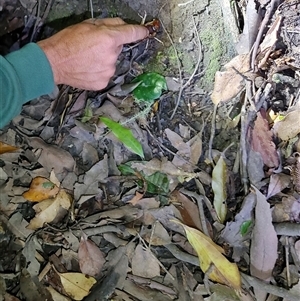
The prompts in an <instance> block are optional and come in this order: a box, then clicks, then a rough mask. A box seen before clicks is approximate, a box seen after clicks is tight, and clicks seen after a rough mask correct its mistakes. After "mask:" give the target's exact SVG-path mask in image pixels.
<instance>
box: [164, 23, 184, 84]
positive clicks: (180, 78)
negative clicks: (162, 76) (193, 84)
mask: <svg viewBox="0 0 300 301" xmlns="http://www.w3.org/2000/svg"><path fill="white" fill-rule="evenodd" d="M160 24H161V27H162V28H163V30H164V31H165V33H166V35H167V37H168V39H169V40H170V43H171V45H172V47H173V49H174V52H175V56H176V62H177V68H178V73H179V82H180V84H182V70H181V67H180V60H179V56H178V51H177V49H176V47H175V44H174V42H173V40H172V38H171V36H170V34H169V32H168V31H167V29H166V27H165V25H164V23H163V22H162V20H160Z"/></svg>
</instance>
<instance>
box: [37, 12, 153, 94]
mask: <svg viewBox="0 0 300 301" xmlns="http://www.w3.org/2000/svg"><path fill="white" fill-rule="evenodd" d="M148 34H149V32H148V29H147V28H146V27H144V26H141V25H131V24H126V23H125V22H124V21H123V20H121V19H120V18H111V19H102V20H100V19H98V20H95V19H89V20H86V21H83V22H82V23H79V24H76V25H72V26H70V27H67V28H65V29H63V30H62V31H60V32H58V33H57V34H55V35H53V36H52V37H50V38H48V39H45V40H42V41H40V42H38V45H39V46H40V47H41V48H42V50H43V51H44V52H45V54H46V56H47V58H48V60H49V62H50V65H51V67H52V71H53V75H54V81H55V83H56V84H66V85H70V86H73V87H76V88H80V89H86V90H101V89H103V88H105V87H106V86H107V84H108V82H109V80H110V78H111V77H112V76H113V75H114V73H115V69H116V61H117V58H118V56H119V54H120V53H121V51H122V46H123V44H128V43H133V42H136V41H138V40H142V39H144V38H146V37H147V36H148Z"/></svg>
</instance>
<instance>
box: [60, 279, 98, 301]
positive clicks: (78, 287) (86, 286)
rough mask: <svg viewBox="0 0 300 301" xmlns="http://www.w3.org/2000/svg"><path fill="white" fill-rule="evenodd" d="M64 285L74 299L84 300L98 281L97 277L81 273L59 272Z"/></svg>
mask: <svg viewBox="0 0 300 301" xmlns="http://www.w3.org/2000/svg"><path fill="white" fill-rule="evenodd" d="M58 275H59V277H60V281H61V284H62V286H63V287H64V289H65V291H66V293H67V294H68V295H69V296H70V297H71V298H72V299H73V300H82V299H83V298H84V297H85V296H87V295H88V294H89V292H90V289H91V287H92V286H93V285H94V284H95V283H96V282H97V281H96V279H95V278H93V277H90V276H87V275H84V274H81V273H62V274H60V273H58Z"/></svg>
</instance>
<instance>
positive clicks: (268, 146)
mask: <svg viewBox="0 0 300 301" xmlns="http://www.w3.org/2000/svg"><path fill="white" fill-rule="evenodd" d="M251 132H252V137H251V138H250V139H251V140H250V143H251V146H252V149H253V150H254V151H255V152H258V153H260V154H261V156H262V159H263V162H264V164H265V165H267V166H268V167H270V168H276V167H278V165H279V157H278V154H277V151H276V146H275V143H274V142H273V137H272V136H273V135H272V132H271V131H270V130H269V124H268V121H267V119H266V118H265V113H264V111H261V112H258V113H257V118H256V120H255V124H254V128H253V130H252V131H251Z"/></svg>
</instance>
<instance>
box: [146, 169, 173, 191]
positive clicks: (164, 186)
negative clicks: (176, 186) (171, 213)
mask: <svg viewBox="0 0 300 301" xmlns="http://www.w3.org/2000/svg"><path fill="white" fill-rule="evenodd" d="M145 180H146V181H147V192H149V193H153V194H167V193H168V192H169V180H168V177H167V175H166V174H164V173H161V172H159V171H157V172H155V173H154V174H152V175H150V176H146V177H145Z"/></svg>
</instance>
